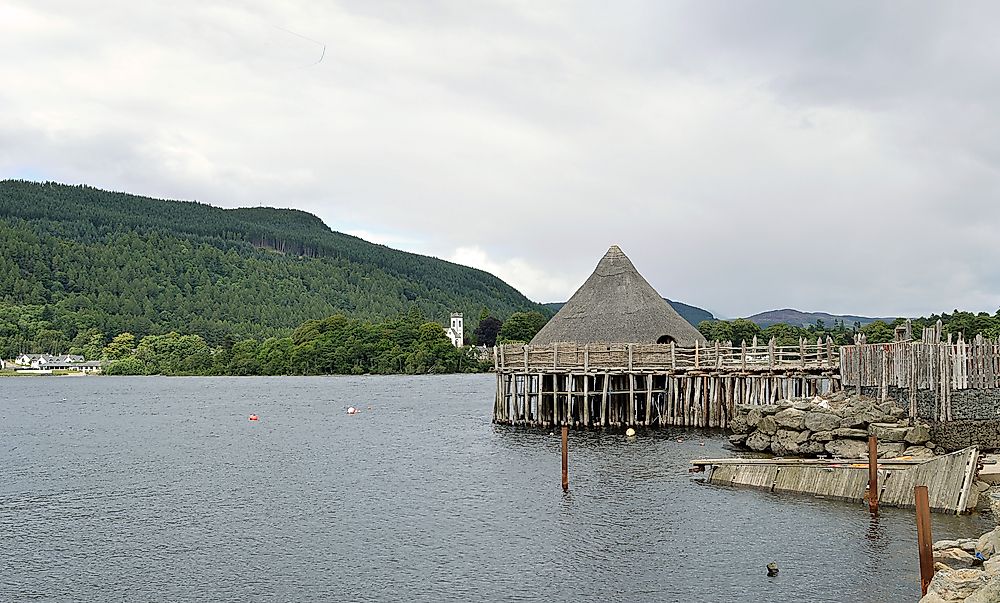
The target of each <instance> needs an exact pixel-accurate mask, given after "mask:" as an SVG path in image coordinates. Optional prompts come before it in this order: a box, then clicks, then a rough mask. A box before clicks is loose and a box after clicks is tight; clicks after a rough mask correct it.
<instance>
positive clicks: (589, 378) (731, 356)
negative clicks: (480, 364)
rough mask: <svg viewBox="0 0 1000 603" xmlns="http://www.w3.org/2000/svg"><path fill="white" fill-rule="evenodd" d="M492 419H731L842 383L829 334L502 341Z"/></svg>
mask: <svg viewBox="0 0 1000 603" xmlns="http://www.w3.org/2000/svg"><path fill="white" fill-rule="evenodd" d="M494 361H495V368H496V373H497V396H496V400H495V403H494V407H493V421H494V422H495V423H501V424H507V425H524V426H541V427H550V426H553V425H563V424H566V425H569V426H571V427H574V428H609V427H610V428H625V427H632V426H647V427H665V426H673V425H678V426H689V427H723V428H724V427H727V426H728V425H729V421H730V420H731V419H732V417H733V416H734V414H735V413H734V410H735V405H736V404H771V403H774V402H777V401H779V400H784V399H788V398H802V397H811V396H816V395H819V394H825V393H830V392H836V391H839V389H840V387H839V368H838V366H839V362H840V355H839V353H837V352H836V350H835V349H834V347H833V342H832V341H830V340H829V339H828V340H826V341H822V340H817V341H816V342H814V343H811V342H808V341H806V340H802V341H800V342H799V345H797V346H778V345H776V344H775V341H774V340H773V339H772V340H771V341H770V342H768V344H767V345H759V344H758V343H757V341H756V339H755V340H754V341H752V342H751V343H750V344H741V345H740V346H733V345H731V344H730V343H728V342H725V343H724V342H716V343H714V344H712V345H710V346H707V347H702V346H700V345H696V346H695V347H693V348H682V347H679V346H676V345H674V344H588V345H578V344H565V343H557V344H552V345H539V346H533V345H502V346H499V347H497V348H495V349H494Z"/></svg>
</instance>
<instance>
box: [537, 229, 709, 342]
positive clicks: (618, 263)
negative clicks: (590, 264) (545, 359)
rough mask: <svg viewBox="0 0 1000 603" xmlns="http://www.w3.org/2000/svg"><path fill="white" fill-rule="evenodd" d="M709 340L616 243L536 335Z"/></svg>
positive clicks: (578, 339) (569, 339)
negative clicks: (661, 293)
mask: <svg viewBox="0 0 1000 603" xmlns="http://www.w3.org/2000/svg"><path fill="white" fill-rule="evenodd" d="M670 340H673V341H675V342H677V344H678V345H681V346H693V345H694V342H695V341H698V342H704V341H705V338H704V337H702V335H701V333H699V332H698V329H696V328H694V327H692V326H691V324H690V323H689V322H688V321H686V320H684V319H683V318H681V315H680V314H678V313H677V311H676V310H674V309H673V308H672V307H671V306H670V304H668V303H667V302H666V300H664V299H663V298H662V297H660V295H659V294H658V293H657V292H656V290H655V289H653V287H652V285H650V284H649V283H648V282H647V281H646V279H644V278H642V275H641V274H639V272H638V271H637V270H636V269H635V266H633V265H632V262H631V260H629V259H628V256H626V255H625V254H624V253H623V252H622V250H621V249H619V248H618V246H617V245H612V246H611V249H608V252H607V253H606V254H604V257H603V258H601V261H600V262H599V263H598V264H597V268H596V269H595V270H594V273H593V274H591V275H590V278H588V279H587V280H586V282H584V283H583V285H582V286H581V287H580V288H579V289H578V290H577V292H576V293H574V294H573V297H571V298H570V299H569V301H568V302H566V305H564V306H563V307H562V309H561V310H559V312H558V313H557V314H556V315H555V316H553V317H552V320H550V321H549V322H548V324H546V325H545V326H544V327H542V330H541V331H539V332H538V334H537V335H535V338H534V339H532V340H531V343H532V344H550V343H559V342H576V343H657V342H661V343H662V342H667V341H670Z"/></svg>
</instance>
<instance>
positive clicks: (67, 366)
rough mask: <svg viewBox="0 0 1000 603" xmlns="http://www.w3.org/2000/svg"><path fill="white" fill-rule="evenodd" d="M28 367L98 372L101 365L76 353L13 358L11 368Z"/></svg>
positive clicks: (27, 355)
mask: <svg viewBox="0 0 1000 603" xmlns="http://www.w3.org/2000/svg"><path fill="white" fill-rule="evenodd" d="M18 367H20V368H22V369H26V368H30V369H34V370H47V371H78V372H81V373H99V372H101V368H102V367H103V365H102V363H101V362H99V361H89V362H88V361H86V360H84V358H83V356H79V355H76V354H58V355H52V354H21V355H20V356H18V357H17V358H15V359H14V366H13V368H15V369H17V368H18Z"/></svg>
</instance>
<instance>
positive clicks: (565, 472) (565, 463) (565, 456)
mask: <svg viewBox="0 0 1000 603" xmlns="http://www.w3.org/2000/svg"><path fill="white" fill-rule="evenodd" d="M562 489H563V492H568V491H569V427H568V426H566V425H563V426H562Z"/></svg>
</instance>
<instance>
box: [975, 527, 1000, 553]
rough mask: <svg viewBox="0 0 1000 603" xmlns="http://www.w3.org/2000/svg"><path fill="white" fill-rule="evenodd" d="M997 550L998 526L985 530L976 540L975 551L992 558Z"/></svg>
mask: <svg viewBox="0 0 1000 603" xmlns="http://www.w3.org/2000/svg"><path fill="white" fill-rule="evenodd" d="M997 551H1000V527H997V528H995V529H994V530H993V531H992V532H986V533H985V534H983V535H982V536H980V537H979V540H977V541H976V552H977V553H982V554H983V556H984V557H986V558H987V559H991V558H993V555H996V554H997Z"/></svg>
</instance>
